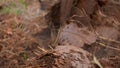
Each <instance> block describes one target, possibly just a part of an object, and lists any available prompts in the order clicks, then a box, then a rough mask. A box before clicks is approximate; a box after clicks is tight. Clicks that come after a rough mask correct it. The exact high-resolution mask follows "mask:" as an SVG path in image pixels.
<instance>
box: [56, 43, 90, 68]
mask: <svg viewBox="0 0 120 68" xmlns="http://www.w3.org/2000/svg"><path fill="white" fill-rule="evenodd" d="M55 51H57V52H58V53H59V54H60V57H61V58H62V59H64V61H65V62H66V61H67V59H68V60H69V62H67V63H69V64H70V65H69V66H71V67H73V68H92V65H91V61H90V59H89V57H90V54H89V53H88V52H86V51H85V50H83V49H81V48H77V47H75V46H70V45H69V44H67V45H65V46H64V45H61V46H57V47H56V48H55ZM88 56H89V57H88ZM65 64H66V63H65Z"/></svg>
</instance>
